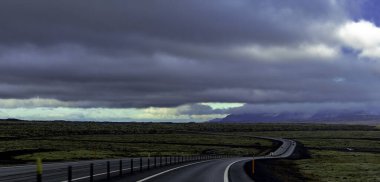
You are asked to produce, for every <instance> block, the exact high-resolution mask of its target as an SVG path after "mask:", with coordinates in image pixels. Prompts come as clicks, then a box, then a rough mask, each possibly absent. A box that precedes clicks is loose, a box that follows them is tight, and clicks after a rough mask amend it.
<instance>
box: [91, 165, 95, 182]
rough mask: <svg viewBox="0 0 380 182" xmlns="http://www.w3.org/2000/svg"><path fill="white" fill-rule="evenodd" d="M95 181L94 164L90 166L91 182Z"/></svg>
mask: <svg viewBox="0 0 380 182" xmlns="http://www.w3.org/2000/svg"><path fill="white" fill-rule="evenodd" d="M93 181H94V164H93V163H91V164H90V182H93Z"/></svg>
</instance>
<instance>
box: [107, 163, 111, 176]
mask: <svg viewBox="0 0 380 182" xmlns="http://www.w3.org/2000/svg"><path fill="white" fill-rule="evenodd" d="M109 179H111V163H110V161H107V180H109Z"/></svg>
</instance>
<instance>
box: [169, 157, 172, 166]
mask: <svg viewBox="0 0 380 182" xmlns="http://www.w3.org/2000/svg"><path fill="white" fill-rule="evenodd" d="M169 164H170V165H171V164H172V156H170V157H169Z"/></svg>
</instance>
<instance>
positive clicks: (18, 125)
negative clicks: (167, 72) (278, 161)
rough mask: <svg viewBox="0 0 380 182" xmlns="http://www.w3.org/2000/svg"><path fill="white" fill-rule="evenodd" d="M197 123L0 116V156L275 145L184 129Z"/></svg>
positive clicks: (27, 158)
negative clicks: (32, 119)
mask: <svg viewBox="0 0 380 182" xmlns="http://www.w3.org/2000/svg"><path fill="white" fill-rule="evenodd" d="M197 126H199V124H188V127H184V125H183V124H170V123H166V124H158V123H91V122H82V123H80V122H23V121H2V122H0V131H1V132H0V161H1V163H2V164H3V165H4V164H5V165H8V164H12V163H26V162H32V161H34V160H35V159H36V158H37V157H41V158H42V159H43V160H44V161H67V160H83V159H102V158H119V157H130V156H148V155H152V156H153V155H199V154H229V155H246V156H252V155H254V154H255V155H259V154H261V153H267V152H269V151H270V150H272V149H273V147H274V146H273V143H272V142H271V141H269V140H262V139H255V138H247V137H241V136H221V135H209V134H197V133H194V132H186V131H196V130H197V129H198V128H199V127H197ZM202 127H204V126H202ZM226 127H228V126H226ZM188 128H190V129H188ZM212 128H213V127H212ZM213 130H214V129H213ZM202 131H207V130H202Z"/></svg>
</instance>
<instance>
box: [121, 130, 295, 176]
mask: <svg viewBox="0 0 380 182" xmlns="http://www.w3.org/2000/svg"><path fill="white" fill-rule="evenodd" d="M259 138H262V139H269V140H276V141H280V142H282V145H281V146H280V147H279V148H278V149H277V150H275V151H274V152H271V153H270V154H269V155H267V156H259V157H254V159H255V160H261V159H275V158H287V157H289V156H290V155H292V153H293V152H294V149H295V147H296V142H294V141H292V140H288V139H281V138H270V137H259ZM251 160H252V157H240V158H228V159H216V160H208V161H200V162H195V163H189V164H185V165H182V166H175V167H173V168H169V169H165V170H160V171H157V172H155V173H153V174H150V175H147V176H143V177H141V178H138V179H133V180H134V181H137V182H178V181H181V182H192V181H197V182H221V181H223V182H248V181H252V179H251V178H250V177H249V176H248V174H246V172H245V171H244V164H245V163H246V162H249V161H251ZM130 180H132V179H130ZM133 180H132V181H133ZM114 181H115V182H122V181H126V179H125V178H124V179H118V180H114Z"/></svg>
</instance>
